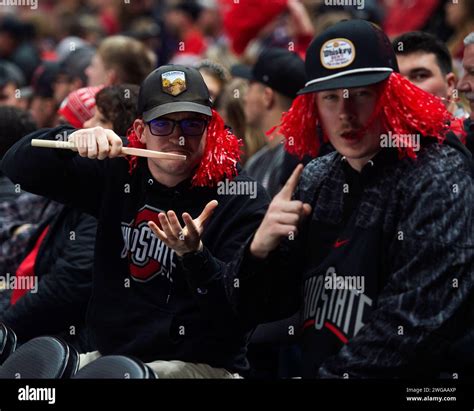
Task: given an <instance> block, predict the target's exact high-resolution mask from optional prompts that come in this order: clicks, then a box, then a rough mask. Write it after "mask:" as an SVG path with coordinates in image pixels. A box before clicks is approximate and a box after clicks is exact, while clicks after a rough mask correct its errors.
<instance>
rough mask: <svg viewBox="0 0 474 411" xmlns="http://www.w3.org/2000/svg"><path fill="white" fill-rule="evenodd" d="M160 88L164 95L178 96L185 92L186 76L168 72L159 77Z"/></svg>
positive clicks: (176, 72)
mask: <svg viewBox="0 0 474 411" xmlns="http://www.w3.org/2000/svg"><path fill="white" fill-rule="evenodd" d="M161 88H162V90H163V92H165V93H166V94H170V95H172V96H174V97H176V96H179V95H180V94H181V93H182V92H183V91H185V90H186V74H184V72H183V71H168V72H166V73H163V74H162V75H161Z"/></svg>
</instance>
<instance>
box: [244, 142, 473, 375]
mask: <svg viewBox="0 0 474 411" xmlns="http://www.w3.org/2000/svg"><path fill="white" fill-rule="evenodd" d="M457 143H458V144H460V143H459V142H457ZM454 144H456V142H455V143H454ZM461 150H465V149H464V148H462V147H460V148H459V149H455V148H452V147H450V146H448V145H438V144H436V143H431V144H429V143H427V144H426V146H424V147H422V148H421V150H420V152H418V153H417V154H418V158H417V159H410V158H404V159H401V160H399V159H398V156H397V152H396V149H395V150H394V149H383V150H382V151H381V152H380V153H379V154H378V155H377V156H375V158H374V159H373V161H372V162H370V163H369V164H367V165H366V166H365V167H364V168H363V170H362V172H361V173H358V172H355V171H354V170H353V169H352V168H351V167H350V166H349V165H348V164H347V163H346V162H345V161H344V160H343V159H342V158H341V155H340V154H338V153H332V154H329V155H327V156H324V157H321V158H318V159H316V160H314V161H312V162H311V163H310V164H309V165H308V166H306V168H305V170H304V172H303V175H302V177H301V180H300V183H299V186H298V189H297V192H296V194H295V197H296V198H297V199H300V200H302V201H304V202H307V203H310V204H311V205H312V209H313V212H312V215H311V218H309V219H308V221H307V222H306V223H305V224H303V225H302V231H301V233H300V235H299V236H297V237H296V238H295V239H294V240H291V241H290V240H285V241H283V242H282V244H281V245H280V247H279V248H278V249H277V250H275V251H274V252H273V253H271V254H270V256H269V257H268V258H267V259H265V260H263V261H260V260H256V259H254V258H253V257H252V256H251V255H250V253H249V251H248V244H247V246H246V247H244V248H243V249H242V251H241V255H240V260H239V258H237V259H236V267H235V270H236V271H237V272H238V273H239V278H240V290H239V292H240V294H239V303H238V304H239V311H240V312H241V313H242V315H244V316H246V317H247V318H254V319H255V321H257V322H261V321H268V320H274V319H277V318H283V317H285V316H288V315H289V314H291V313H293V312H296V311H297V310H298V308H300V307H301V312H302V318H301V328H302V332H303V336H302V341H303V367H304V371H303V375H304V376H305V377H317V376H319V377H339V378H343V377H345V376H347V377H365V378H368V377H372V378H380V377H414V376H416V375H430V376H436V375H437V373H439V371H440V370H441V369H443V367H446V366H447V364H446V363H449V351H450V346H451V345H452V344H453V343H454V342H455V341H458V340H462V339H463V337H465V336H466V335H467V334H468V333H469V330H470V329H472V328H473V324H474V309H473V304H474V219H473V204H474V184H473V175H472V172H471V170H470V167H471V166H472V164H471V163H470V158H469V157H470V156H469V153H466V155H464V153H463V154H461V152H460V151H461ZM334 279H336V280H337V281H333V280H334ZM339 279H342V280H344V281H346V280H351V281H354V280H356V281H359V282H360V283H359V284H360V285H362V286H361V287H360V288H359V289H357V288H351V286H352V287H357V286H358V285H359V284H357V283H356V282H352V283H341V282H339ZM362 281H363V282H362ZM341 285H342V286H341ZM451 366H454V367H461V366H462V364H459V363H458V364H451ZM444 369H446V368H444ZM454 369H456V368H454ZM457 370H458V371H459V368H457Z"/></svg>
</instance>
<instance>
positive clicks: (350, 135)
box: [339, 129, 359, 140]
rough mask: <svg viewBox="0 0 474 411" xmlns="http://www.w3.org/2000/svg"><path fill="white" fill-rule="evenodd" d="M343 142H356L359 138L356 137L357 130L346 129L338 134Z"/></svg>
mask: <svg viewBox="0 0 474 411" xmlns="http://www.w3.org/2000/svg"><path fill="white" fill-rule="evenodd" d="M339 135H340V136H341V137H342V138H343V139H344V140H358V139H359V137H358V135H357V130H356V129H347V130H344V131H342V132H341V133H340V134H339Z"/></svg>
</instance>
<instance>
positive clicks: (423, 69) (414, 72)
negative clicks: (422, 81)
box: [409, 67, 432, 74]
mask: <svg viewBox="0 0 474 411" xmlns="http://www.w3.org/2000/svg"><path fill="white" fill-rule="evenodd" d="M420 72H428V73H432V71H431V70H430V69H428V68H426V67H415V68H412V69H410V71H409V74H416V73H420Z"/></svg>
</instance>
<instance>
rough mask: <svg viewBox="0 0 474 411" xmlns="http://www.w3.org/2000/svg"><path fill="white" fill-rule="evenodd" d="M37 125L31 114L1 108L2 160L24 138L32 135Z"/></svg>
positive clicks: (0, 147) (12, 108)
mask: <svg viewBox="0 0 474 411" xmlns="http://www.w3.org/2000/svg"><path fill="white" fill-rule="evenodd" d="M36 129H37V125H36V123H35V121H34V120H33V117H32V116H31V114H30V113H29V112H28V111H26V110H22V109H20V108H17V107H10V106H0V130H2V132H1V137H0V158H2V157H3V156H4V155H5V153H6V152H7V151H8V149H9V148H10V147H11V146H12V145H13V144H15V143H16V142H17V141H18V140H20V139H21V138H22V137H24V136H26V135H27V134H30V133H32V132H33V131H35V130H36Z"/></svg>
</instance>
